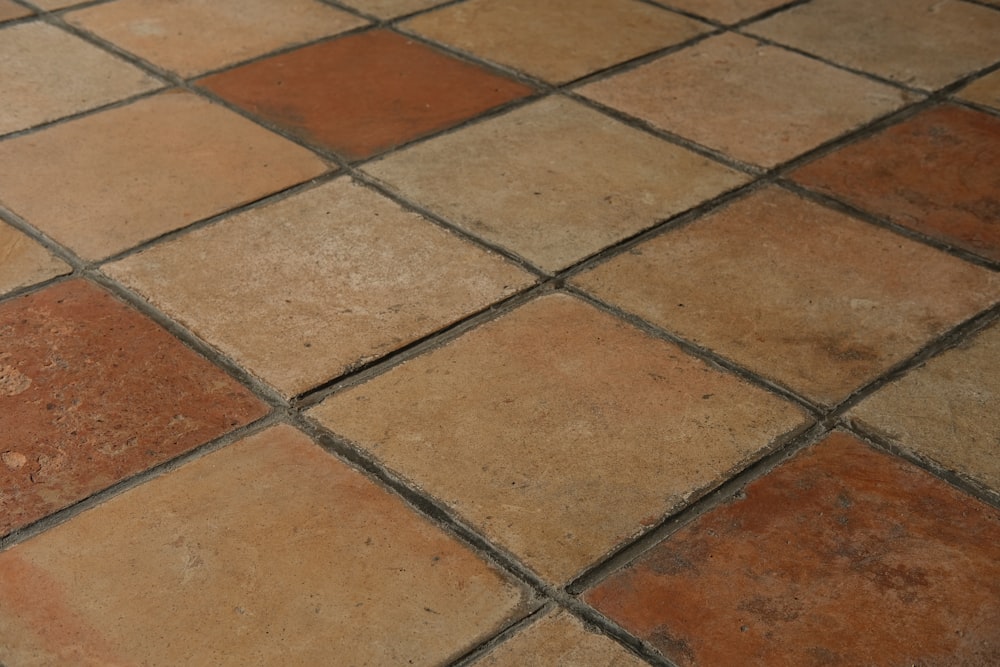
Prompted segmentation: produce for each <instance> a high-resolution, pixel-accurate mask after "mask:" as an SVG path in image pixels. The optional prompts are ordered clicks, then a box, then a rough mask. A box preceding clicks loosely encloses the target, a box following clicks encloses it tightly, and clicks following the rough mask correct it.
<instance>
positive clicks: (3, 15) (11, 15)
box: [0, 0, 32, 23]
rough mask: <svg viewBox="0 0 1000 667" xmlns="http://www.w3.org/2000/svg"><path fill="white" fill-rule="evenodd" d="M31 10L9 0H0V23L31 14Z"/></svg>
mask: <svg viewBox="0 0 1000 667" xmlns="http://www.w3.org/2000/svg"><path fill="white" fill-rule="evenodd" d="M31 14H32V11H31V10H30V9H26V8H25V7H23V6H22V5H19V4H17V3H16V2H11V0H0V23H3V22H4V21H11V20H13V19H19V18H22V17H25V16H31Z"/></svg>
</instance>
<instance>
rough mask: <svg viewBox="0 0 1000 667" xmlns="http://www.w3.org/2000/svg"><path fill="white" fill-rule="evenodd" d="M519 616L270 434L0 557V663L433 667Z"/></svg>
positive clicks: (500, 595)
mask: <svg viewBox="0 0 1000 667" xmlns="http://www.w3.org/2000/svg"><path fill="white" fill-rule="evenodd" d="M236 491H238V492H236ZM138 592H141V594H137V593H138ZM527 602H529V599H528V597H527V593H526V591H525V590H524V589H523V588H522V587H520V586H518V585H516V584H514V583H512V582H511V581H509V580H507V579H506V578H505V577H504V576H502V575H501V574H500V573H498V572H497V571H495V570H494V569H492V568H491V567H489V566H488V565H487V564H486V563H485V562H483V561H482V560H480V559H479V558H478V557H477V556H476V555H474V554H473V553H472V552H471V551H470V550H469V549H468V548H467V547H465V546H464V545H462V544H460V543H458V542H457V541H456V540H455V539H454V538H452V537H450V536H448V535H446V534H445V533H443V532H442V531H440V530H439V529H437V528H435V527H433V526H432V525H431V524H430V523H428V522H427V521H426V520H424V519H422V518H421V517H419V516H417V515H416V514H415V513H414V512H413V510H411V509H410V508H409V507H407V506H406V505H405V504H404V503H403V502H401V501H400V499H399V498H397V497H395V496H393V495H391V494H389V493H387V492H386V491H384V490H382V489H380V488H378V487H376V486H375V485H374V484H373V483H372V482H371V481H369V480H368V479H366V478H365V477H364V476H363V475H361V474H359V473H358V472H356V471H354V470H352V469H350V468H348V467H347V466H345V465H344V464H343V463H341V462H339V461H337V460H336V459H334V458H333V457H332V456H330V455H329V454H327V453H326V452H324V451H323V450H322V449H320V448H319V447H317V446H315V445H314V444H313V443H311V442H310V441H309V440H308V439H307V438H306V437H305V436H304V435H302V434H301V433H299V432H297V431H295V430H293V429H292V428H291V427H288V426H278V427H275V428H272V429H269V430H267V431H264V432H263V433H260V434H258V435H255V436H253V437H250V438H247V439H245V440H242V441H240V442H238V443H236V444H234V445H231V446H229V447H225V448H223V449H221V450H219V451H217V452H214V453H212V454H209V455H207V456H205V457H204V458H201V459H198V460H197V461H195V462H193V463H190V464H188V465H186V466H184V467H182V468H180V469H179V470H177V471H176V472H172V473H170V474H167V475H164V476H162V477H159V478H157V479H155V480H153V481H151V482H148V483H146V484H144V485H142V486H140V487H138V488H135V489H132V490H131V491H128V492H127V493H125V494H123V495H121V496H119V497H117V498H114V499H112V500H110V501H108V502H106V503H104V504H103V505H101V506H99V507H97V508H95V509H93V510H90V511H88V512H86V513H84V514H81V515H79V516H77V517H75V518H73V519H72V520H70V521H68V522H66V523H64V524H62V525H60V526H58V527H57V528H54V529H52V530H50V531H48V532H46V533H45V534H43V535H41V536H39V537H37V538H35V539H32V540H30V541H28V542H25V543H23V544H21V545H19V546H17V547H15V548H13V549H10V550H8V551H6V552H5V553H3V554H2V555H0V636H3V637H4V641H3V642H0V660H2V661H3V662H4V663H5V664H9V665H12V666H13V665H22V664H46V665H83V664H87V665H91V664H95V665H96V664H102V665H126V664H128V665H133V664H134V665H138V664H146V665H152V664H156V665H182V664H195V663H202V664H206V663H207V664H213V665H251V664H253V665H276V664H280V665H322V664H330V661H331V659H333V658H334V657H335V660H334V662H336V663H337V664H344V665H405V664H421V665H430V664H442V663H443V662H444V661H445V660H447V659H448V658H450V657H456V654H461V653H462V652H463V651H465V650H468V648H470V647H471V646H470V645H471V644H473V643H474V642H475V641H477V640H478V639H480V638H482V637H483V635H486V634H488V633H490V632H493V631H495V630H497V629H499V627H498V626H501V625H502V624H503V623H505V622H508V621H509V620H511V617H516V616H517V615H519V614H520V613H521V609H522V608H523V607H524V605H525V603H527Z"/></svg>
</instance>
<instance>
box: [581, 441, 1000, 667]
mask: <svg viewBox="0 0 1000 667" xmlns="http://www.w3.org/2000/svg"><path fill="white" fill-rule="evenodd" d="M586 599H587V601H588V602H590V603H591V604H594V605H595V606H597V608H598V609H599V610H601V611H602V612H604V613H605V614H607V615H608V616H610V617H611V618H612V619H614V620H615V621H616V622H618V623H621V624H622V625H623V626H624V627H625V628H626V629H628V630H629V631H631V632H633V633H635V634H636V635H638V636H640V637H642V638H643V639H646V640H648V641H650V642H651V643H653V644H654V645H655V646H656V647H657V648H658V649H659V650H660V651H662V652H663V653H664V654H665V655H666V656H668V657H669V658H670V659H671V660H673V661H674V662H676V663H677V664H678V665H681V666H682V667H686V666H689V665H718V666H720V667H724V666H725V665H740V666H742V665H747V664H758V665H769V666H771V665H773V666H774V667H781V666H783V665H788V666H789V667H802V666H803V665H816V666H819V665H827V666H830V667H834V666H838V665H843V666H845V667H847V666H851V667H853V666H854V665H870V666H872V667H881V666H885V667H890V666H891V667H895V666H897V665H926V666H927V667H932V666H940V667H944V666H945V665H967V666H969V667H987V666H988V665H995V664H1000V635H998V634H997V632H996V629H997V628H998V627H1000V513H998V512H997V510H996V509H994V508H991V507H989V506H987V505H984V504H982V503H979V502H977V501H976V500H974V499H973V498H970V497H968V496H965V495H963V494H962V493H960V492H959V491H957V490H956V489H954V488H952V487H950V486H948V485H947V484H945V483H943V482H941V481H940V480H938V479H935V478H934V477H932V476H930V475H928V474H927V473H925V472H924V471H922V470H919V469H917V468H915V467H914V466H911V465H909V464H907V463H905V462H903V461H900V460H898V459H893V458H890V457H888V456H886V455H884V454H880V453H876V452H874V451H872V450H871V449H868V448H867V447H865V446H864V445H862V444H861V443H859V442H858V441H856V440H854V439H853V438H851V437H850V436H848V435H845V434H840V433H838V434H834V435H832V436H830V437H829V438H828V439H827V440H826V441H824V442H823V443H821V444H819V445H816V446H815V447H813V448H811V449H809V450H807V451H806V452H803V453H801V454H799V455H798V456H797V457H796V458H794V459H793V460H792V461H790V462H789V463H786V464H785V465H783V466H782V467H781V468H779V469H778V470H776V471H775V472H773V473H771V474H770V475H768V476H766V477H764V478H762V479H759V480H757V481H756V482H753V483H751V484H750V485H749V486H747V488H746V490H745V497H741V498H739V499H737V500H734V501H732V502H730V503H729V504H727V505H723V506H721V507H719V508H717V509H715V510H714V511H712V512H710V513H709V514H707V515H704V516H702V517H700V518H699V519H697V520H695V521H694V522H693V523H692V524H690V525H688V526H685V527H684V528H682V529H681V530H680V531H679V532H678V533H676V534H674V535H672V536H671V537H669V538H667V539H666V540H665V541H663V542H661V543H660V544H659V545H657V546H656V547H655V548H654V549H653V550H652V551H650V552H648V553H647V554H646V555H644V556H643V557H642V558H641V559H640V560H639V561H637V562H636V563H634V564H633V565H631V566H630V567H628V568H627V569H626V570H624V571H622V572H620V573H619V574H617V575H615V576H614V577H612V578H611V579H609V580H607V581H605V582H604V583H602V584H601V585H600V586H598V587H597V588H596V589H595V590H593V591H591V592H590V593H588V594H587V595H586Z"/></svg>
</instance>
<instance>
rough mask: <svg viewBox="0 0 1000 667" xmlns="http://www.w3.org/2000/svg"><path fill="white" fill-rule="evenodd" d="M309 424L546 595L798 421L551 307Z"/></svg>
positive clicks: (591, 314)
mask: <svg viewBox="0 0 1000 667" xmlns="http://www.w3.org/2000/svg"><path fill="white" fill-rule="evenodd" d="M310 414H311V415H312V416H314V417H315V418H317V419H318V420H319V421H320V422H321V423H322V424H323V425H325V426H327V427H328V428H329V429H330V430H331V431H333V432H335V433H337V434H338V435H340V436H342V437H345V438H347V439H349V440H351V441H352V442H355V443H357V445H358V446H359V447H362V448H364V449H366V450H368V451H369V452H370V453H371V454H372V455H373V456H374V457H375V458H377V459H378V460H380V461H381V462H383V463H384V464H385V465H386V466H387V467H388V468H390V469H392V470H394V471H396V472H397V474H399V475H400V476H402V477H403V478H405V479H408V480H410V481H411V483H412V484H413V485H415V486H416V487H417V488H420V489H423V490H424V491H425V492H426V493H428V494H430V495H432V496H434V497H436V498H439V499H440V500H441V501H442V502H444V503H445V504H446V505H447V506H448V507H450V508H451V509H452V510H453V511H454V512H455V513H456V514H457V515H458V516H460V517H461V518H462V519H463V520H466V521H468V522H470V523H471V524H472V525H473V526H475V527H476V529H477V530H479V531H481V533H482V534H484V535H486V536H487V537H488V538H489V539H491V540H493V541H495V543H498V544H500V545H501V546H502V547H504V548H506V549H508V550H509V551H510V552H511V553H512V554H513V555H514V556H515V557H517V558H520V559H521V560H522V561H523V562H524V563H526V564H527V566H528V567H530V568H532V569H534V570H535V571H536V572H538V573H539V574H540V575H541V576H542V577H544V578H545V579H547V580H548V581H551V582H554V583H565V582H566V581H568V580H569V579H571V578H572V577H573V576H574V575H576V574H578V573H579V572H580V571H581V570H583V569H584V568H585V567H587V566H588V565H591V564H592V563H594V562H595V561H597V560H598V559H600V558H601V557H602V556H605V555H606V554H608V553H609V552H610V551H611V550H612V549H614V548H615V547H617V546H619V545H620V544H622V543H623V542H625V541H627V540H630V539H632V538H634V537H635V536H637V535H638V534H640V533H641V532H643V530H645V529H647V528H649V527H650V526H651V525H653V524H655V523H657V522H658V521H660V520H661V519H662V518H663V517H664V516H665V515H667V514H669V513H671V512H673V511H675V510H677V509H679V508H680V507H682V506H684V505H685V504H687V503H688V502H689V501H691V500H692V499H693V498H695V497H697V496H699V495H700V494H702V493H703V492H705V491H706V490H707V489H709V488H711V487H714V486H715V485H717V484H719V483H720V482H722V481H723V480H724V479H726V478H727V477H728V476H729V475H731V474H733V472H734V471H736V470H739V469H742V468H743V467H744V466H746V465H747V464H748V463H750V462H751V461H753V460H754V459H756V458H758V457H759V456H761V455H762V454H763V453H764V452H765V451H767V450H768V449H770V448H771V447H773V446H775V445H776V443H779V442H781V441H783V439H784V438H785V437H786V436H788V434H790V433H791V432H793V431H795V430H797V429H800V428H802V427H803V426H804V424H805V422H806V418H805V416H804V414H803V413H802V412H801V411H800V410H799V409H798V408H796V407H794V406H792V405H790V404H788V403H785V402H784V401H782V400H780V399H778V398H777V397H775V396H773V395H771V394H767V393H765V392H763V391H762V390H760V389H757V388H755V387H751V386H750V385H748V384H746V383H745V382H742V381H740V380H739V379H737V378H735V377H733V376H731V375H727V374H723V373H720V372H718V371H716V370H714V369H712V368H710V367H709V366H708V365H706V364H704V363H703V362H701V361H699V360H697V359H695V358H693V357H689V356H687V355H685V354H684V353H683V352H682V351H681V350H680V349H679V348H677V347H675V346H674V345H672V344H670V343H667V342H665V341H663V340H659V339H655V338H652V337H650V336H648V335H647V334H645V333H643V332H641V331H639V330H637V329H635V328H633V327H632V326H630V325H628V324H626V323H624V322H622V321H620V320H618V319H616V318H614V317H612V316H610V315H608V314H606V313H603V312H601V311H599V310H597V309H595V308H593V307H591V306H588V305H586V304H584V303H583V302H581V301H579V300H577V299H575V298H572V297H569V296H566V295H562V294H555V295H550V296H547V297H543V298H540V299H537V300H535V301H532V302H530V303H529V304H528V305H526V306H523V307H521V308H519V309H517V310H515V311H513V312H512V313H510V314H508V315H506V316H504V317H503V318H501V319H499V320H495V321H493V322H491V323H489V324H486V325H484V326H481V327H479V328H478V329H475V330H473V331H472V332H470V333H467V334H466V335H464V336H463V337H461V338H459V339H457V340H455V341H453V342H451V343H449V344H448V345H446V346H444V347H443V348H440V349H438V350H436V351H434V352H431V353H428V354H425V355H423V356H421V357H417V358H415V359H413V360H410V361H407V362H406V363H404V364H402V365H400V366H397V367H396V368H394V369H392V370H390V371H389V372H387V373H385V374H384V375H381V376H379V377H377V378H375V379H373V380H370V381H368V382H366V383H364V384H361V385H358V386H355V387H353V388H350V389H347V390H345V391H342V392H339V393H336V394H334V395H333V396H332V397H330V398H328V399H326V400H325V401H324V402H323V403H321V404H320V405H319V406H318V407H317V408H314V409H313V410H312V411H311V413H310Z"/></svg>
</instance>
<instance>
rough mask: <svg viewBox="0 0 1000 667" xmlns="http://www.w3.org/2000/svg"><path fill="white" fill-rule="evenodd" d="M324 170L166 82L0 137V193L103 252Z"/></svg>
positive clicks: (95, 255) (50, 230) (64, 237)
mask: <svg viewBox="0 0 1000 667" xmlns="http://www.w3.org/2000/svg"><path fill="white" fill-rule="evenodd" d="M67 146H72V147H73V150H67ZM326 170H327V166H326V165H325V163H324V162H323V161H322V160H320V159H319V158H317V157H316V156H315V155H313V154H312V153H310V152H309V151H307V150H305V149H304V148H300V147H298V146H296V145H294V144H292V143H291V142H289V141H287V140H285V139H283V138H281V137H279V136H277V135H274V134H272V133H270V132H268V131H266V130H264V129H262V128H260V127H259V126H257V125H255V124H254V123H251V122H250V121H248V120H245V119H244V118H241V117H240V116H238V115H237V114H234V113H232V112H230V111H227V110H225V109H223V108H221V107H218V106H215V105H212V104H210V103H208V102H206V101H204V100H202V99H200V98H198V97H195V96H194V95H191V94H189V93H182V92H171V93H164V94H161V95H157V96H155V97H152V98H147V99H144V100H140V101H138V102H136V103H134V104H130V105H127V106H124V107H120V108H117V109H112V110H108V111H104V112H101V113H99V114H95V115H92V116H88V117H86V118H81V119H79V120H75V121H72V122H69V123H65V124H62V125H58V126H55V127H52V128H49V129H47V130H45V131H43V132H40V133H37V134H32V135H29V136H23V137H18V138H16V139H12V140H9V141H5V142H0V202H3V203H4V204H5V205H6V206H8V207H10V208H11V209H12V210H14V211H15V212H16V213H18V214H19V215H20V216H22V217H23V218H25V219H26V220H27V221H28V222H30V223H31V224H33V225H35V226H36V227H38V228H39V229H41V230H42V231H43V232H45V233H46V234H49V235H50V236H52V237H53V238H54V239H55V240H57V241H59V242H61V243H64V244H66V245H68V246H69V247H70V248H71V249H73V250H74V251H76V252H77V253H79V254H80V255H82V256H83V257H85V258H87V259H100V258H102V257H107V256H108V255H111V254H114V253H117V252H119V251H122V250H125V249H127V248H130V247H132V246H134V245H136V244H138V243H140V242H142V241H146V240H148V239H151V238H154V237H156V236H158V235H160V234H163V233H165V232H168V231H171V230H173V229H177V228H179V227H183V226H185V225H187V224H189V223H191V222H194V221H195V220H199V219H201V218H204V217H207V216H210V215H214V214H217V213H221V212H222V211H225V210H227V209H229V208H231V207H233V206H237V205H239V204H243V203H246V202H249V201H253V200H255V199H258V198H260V197H263V196H265V195H268V194H271V193H272V192H275V191H278V190H282V189H284V188H286V187H289V186H291V185H294V184H296V183H299V182H301V181H305V180H307V179H309V178H312V177H314V176H317V175H319V174H321V173H323V172H324V171H326ZM53 184H58V185H57V186H54V185H53ZM112 193H113V196H112Z"/></svg>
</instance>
